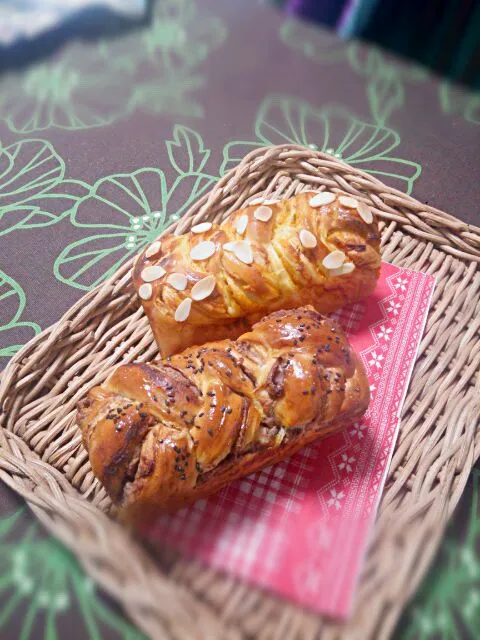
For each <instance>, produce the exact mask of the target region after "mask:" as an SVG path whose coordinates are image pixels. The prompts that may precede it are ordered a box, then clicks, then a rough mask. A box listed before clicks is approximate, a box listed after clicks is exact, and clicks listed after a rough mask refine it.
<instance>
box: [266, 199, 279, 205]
mask: <svg viewBox="0 0 480 640" xmlns="http://www.w3.org/2000/svg"><path fill="white" fill-rule="evenodd" d="M277 202H280V198H271V199H270V200H264V201H263V204H277Z"/></svg>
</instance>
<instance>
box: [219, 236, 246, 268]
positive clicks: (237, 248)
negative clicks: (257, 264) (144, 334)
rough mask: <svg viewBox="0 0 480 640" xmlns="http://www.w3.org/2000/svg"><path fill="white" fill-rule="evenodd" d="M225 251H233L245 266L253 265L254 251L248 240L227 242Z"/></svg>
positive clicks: (224, 246)
mask: <svg viewBox="0 0 480 640" xmlns="http://www.w3.org/2000/svg"><path fill="white" fill-rule="evenodd" d="M223 248H224V249H225V251H231V252H232V253H234V254H235V256H236V257H237V258H238V259H239V260H240V261H241V262H244V263H245V264H252V262H253V251H252V247H251V246H250V244H249V243H248V242H247V241H246V240H237V241H236V242H226V243H225V244H224V245H223Z"/></svg>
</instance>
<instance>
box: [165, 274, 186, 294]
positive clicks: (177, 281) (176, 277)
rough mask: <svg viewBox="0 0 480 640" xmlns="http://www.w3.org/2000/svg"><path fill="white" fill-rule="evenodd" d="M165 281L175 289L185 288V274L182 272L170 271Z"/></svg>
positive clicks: (183, 289) (182, 289) (181, 289)
mask: <svg viewBox="0 0 480 640" xmlns="http://www.w3.org/2000/svg"><path fill="white" fill-rule="evenodd" d="M167 282H168V284H169V285H170V286H171V287H173V288H174V289H176V290H177V291H185V289H186V288H187V276H186V275H184V274H183V273H171V274H170V275H169V276H168V278H167Z"/></svg>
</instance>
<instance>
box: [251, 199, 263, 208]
mask: <svg viewBox="0 0 480 640" xmlns="http://www.w3.org/2000/svg"><path fill="white" fill-rule="evenodd" d="M263 200H264V199H263V198H255V199H254V200H251V201H250V202H249V203H248V206H250V205H252V204H263Z"/></svg>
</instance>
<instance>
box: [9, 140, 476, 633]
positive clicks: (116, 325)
mask: <svg viewBox="0 0 480 640" xmlns="http://www.w3.org/2000/svg"><path fill="white" fill-rule="evenodd" d="M307 187H310V188H311V187H315V188H322V187H324V188H327V189H329V190H333V191H335V190H341V191H344V192H348V193H351V194H352V195H354V196H355V197H356V198H360V199H361V200H363V201H364V202H367V203H368V204H370V205H371V206H372V207H373V208H374V210H375V211H376V213H377V214H378V215H379V216H380V218H381V219H382V222H381V227H382V244H383V257H384V259H386V260H389V261H392V262H394V263H396V264H398V265H401V266H405V267H411V268H413V269H420V270H423V271H427V272H429V273H432V274H435V276H436V278H437V286H436V290H435V293H434V298H433V305H432V308H431V311H430V315H429V319H428V323H427V327H426V333H425V336H424V338H423V341H422V343H421V346H420V355H419V357H418V360H417V363H416V367H415V370H414V374H413V377H412V380H411V384H410V390H409V393H408V396H407V399H406V402H405V406H404V411H403V418H402V424H401V430H400V436H399V440H398V443H397V447H396V451H395V454H394V457H393V461H392V464H391V468H390V472H389V477H388V481H387V485H386V489H385V492H384V495H383V499H382V502H381V505H380V510H379V516H378V522H377V524H376V527H375V534H374V539H373V540H372V543H371V548H370V551H369V554H368V558H367V562H366V565H365V568H364V571H363V575H362V579H361V584H360V586H359V591H358V595H357V600H356V609H355V613H354V616H353V618H352V619H351V620H350V621H349V622H348V623H346V624H344V625H339V624H336V623H334V622H332V621H328V620H325V619H322V618H320V617H318V616H315V615H313V614H311V613H308V612H305V611H302V610H300V609H298V608H296V607H295V606H294V605H289V604H286V603H284V602H280V601H278V600H276V599H275V598H273V597H271V596H268V595H266V594H264V593H263V592H261V591H259V590H256V589H254V588H252V587H250V586H247V585H245V584H243V583H240V582H236V581H235V580H233V579H232V578H230V577H225V576H222V575H221V574H219V573H217V572H216V571H214V570H209V569H205V568H204V567H200V566H199V565H198V564H197V563H196V562H187V561H186V560H183V559H182V558H179V557H178V556H175V555H173V554H169V555H164V556H161V557H160V559H159V561H153V560H152V559H151V557H150V556H148V555H147V553H146V552H145V551H144V550H143V549H142V548H141V546H140V545H139V544H138V543H137V542H136V541H135V540H134V539H133V538H132V537H131V536H130V534H129V533H128V532H127V531H126V530H125V529H124V528H122V527H121V526H120V525H119V524H117V523H116V522H114V521H113V519H111V518H110V517H109V516H108V515H107V513H108V509H109V501H108V498H107V496H106V494H105V492H104V491H103V489H102V488H101V487H100V486H99V484H98V482H97V481H96V480H95V478H94V477H93V474H92V472H91V469H90V466H89V462H88V459H87V455H86V453H85V451H84V450H83V448H82V446H81V442H80V435H79V433H78V430H77V428H76V425H75V422H74V417H75V405H76V403H77V401H78V400H79V399H80V398H81V397H82V396H83V395H84V393H85V392H86V391H87V389H89V388H90V387H91V386H93V385H95V384H98V383H100V382H102V381H103V380H104V378H105V377H106V376H107V374H108V373H109V372H110V371H111V369H112V367H114V366H117V365H118V364H119V363H121V362H129V361H132V360H134V359H142V360H148V359H151V358H152V356H153V355H154V354H155V346H154V343H153V339H152V335H151V332H150V330H149V328H148V323H147V320H146V318H145V317H144V315H143V312H142V310H141V309H139V308H138V304H137V302H136V300H135V296H133V295H132V287H131V284H130V278H129V274H130V269H131V266H132V264H131V262H129V263H127V264H125V265H124V266H123V267H122V268H121V269H119V271H118V272H117V273H116V274H115V275H114V276H113V277H112V278H110V280H108V281H107V282H105V284H103V285H101V286H100V287H97V288H96V289H95V290H93V291H92V292H90V293H88V294H87V295H85V296H84V297H83V298H82V299H81V300H79V301H78V302H77V304H75V305H74V306H73V307H72V308H71V309H70V311H69V312H68V313H66V314H65V316H64V317H63V318H62V319H61V320H60V321H59V322H58V323H57V324H55V325H54V326H52V327H50V328H49V329H47V330H46V331H44V332H43V333H42V334H40V335H38V336H37V337H36V338H35V339H33V340H32V341H31V342H29V343H28V344H27V345H26V346H25V347H24V348H23V349H22V350H21V351H20V352H19V353H18V354H17V355H16V356H15V357H14V358H13V359H12V360H11V362H10V363H9V365H8V367H7V369H6V370H5V371H4V373H3V375H2V377H1V385H0V403H1V404H0V406H1V407H2V408H3V412H2V414H1V415H0V424H1V426H2V429H1V430H0V477H1V479H2V480H3V481H4V482H6V483H7V484H8V485H9V486H10V487H11V488H12V489H14V490H15V491H17V492H18V493H19V494H21V495H22V496H23V497H24V498H25V499H26V500H27V502H28V504H29V505H30V507H31V508H32V510H33V511H34V513H35V514H36V515H37V517H38V518H39V519H40V520H41V521H42V523H43V524H44V525H45V526H46V527H47V529H49V530H50V531H51V532H52V533H53V534H55V535H56V536H57V537H58V538H59V539H60V540H61V541H62V542H63V543H65V544H66V545H67V546H68V547H69V548H70V549H71V550H72V551H73V552H74V553H75V554H76V555H77V557H78V559H79V561H80V562H81V564H82V565H83V566H84V568H85V569H86V570H87V571H88V572H89V573H90V574H91V576H92V577H93V578H94V579H95V580H97V581H98V583H99V584H100V585H101V586H102V587H103V588H104V589H105V590H106V591H107V592H108V593H109V594H110V595H112V596H114V597H115V598H117V599H118V600H119V601H120V602H121V603H122V605H123V606H124V608H125V610H126V611H127V613H128V614H129V615H130V616H131V618H132V620H133V621H134V622H135V623H136V624H137V625H138V626H139V627H140V628H141V629H142V630H143V631H145V632H146V633H147V634H148V635H149V636H150V637H152V638H154V639H155V640H156V639H157V638H179V639H181V640H185V639H188V638H200V637H201V638H208V640H213V639H215V638H221V639H222V640H223V639H224V638H234V637H235V638H241V637H254V638H256V639H259V640H260V639H267V638H282V639H284V638H288V639H290V638H298V639H299V640H300V639H301V640H307V639H308V638H314V637H318V636H320V635H321V637H322V638H340V637H341V638H362V640H363V639H366V638H375V639H378V638H385V637H387V636H388V635H389V634H390V633H391V632H392V630H393V628H394V625H395V623H396V621H397V618H398V616H399V613H400V612H401V610H402V608H403V607H404V605H405V603H406V601H407V600H408V598H409V597H410V596H411V595H412V594H413V592H414V590H415V587H416V586H417V585H418V583H419V581H420V580H421V578H422V576H423V574H424V572H425V570H426V568H427V566H428V564H429V562H430V560H431V559H432V556H433V554H434V552H435V549H436V547H437V545H438V542H439V540H440V538H441V536H442V533H443V530H444V528H445V524H446V522H447V519H448V517H449V515H450V514H451V513H452V510H453V509H454V507H455V505H456V504H457V502H458V500H459V498H460V495H461V493H462V490H463V487H464V485H465V483H466V480H467V477H468V475H469V472H470V469H471V468H472V466H473V464H474V462H475V460H476V458H477V456H478V455H479V453H480V434H479V433H478V432H477V431H476V426H477V421H478V417H479V410H480V403H479V386H480V381H479V375H478V373H479V365H480V341H479V340H478V330H479V327H480V275H479V273H478V264H479V262H480V233H479V232H480V229H478V228H474V227H471V226H470V227H469V226H468V225H466V224H464V223H462V222H460V221H459V220H457V219H455V218H454V217H452V216H449V215H447V214H445V213H442V212H441V211H438V210H436V209H432V208H431V207H427V206H425V205H422V204H421V203H420V202H418V201H417V200H415V199H413V198H411V197H409V196H406V195H405V194H403V193H401V192H399V191H396V190H394V189H392V188H390V187H387V186H385V185H384V184H383V183H381V182H379V181H378V180H376V179H374V178H372V177H371V176H370V175H368V174H366V173H363V172H362V171H359V170H358V169H353V168H352V167H350V166H348V165H346V164H344V163H343V162H340V161H339V160H337V159H335V158H333V157H331V156H328V155H327V154H324V153H320V152H315V151H312V150H310V149H306V148H304V147H299V146H294V145H283V146H278V147H270V148H264V149H259V150H257V151H255V152H253V153H251V154H250V155H249V156H247V157H246V158H245V159H244V160H243V161H242V163H241V164H240V165H239V166H238V167H237V168H236V169H235V170H233V171H231V172H229V173H228V174H227V175H226V176H224V177H223V178H222V179H221V180H220V181H219V182H218V184H217V185H216V187H215V188H214V189H213V191H212V192H211V193H210V194H208V196H205V197H204V198H202V199H201V200H200V201H199V202H197V204H195V205H194V206H193V207H192V208H191V209H190V210H189V211H188V213H187V214H186V215H185V216H184V218H183V219H182V220H180V221H179V222H177V223H176V224H175V226H174V229H175V230H176V231H178V232H179V233H181V232H184V231H185V230H187V229H188V228H189V227H190V226H191V225H193V224H195V223H198V222H200V221H201V220H205V219H210V220H221V219H223V218H224V217H225V216H226V215H228V214H229V213H230V212H231V211H233V210H235V209H237V208H239V207H240V206H241V205H242V204H243V203H244V202H245V200H246V199H247V198H250V197H252V196H253V195H257V194H261V193H262V194H263V193H266V194H273V193H275V194H278V195H279V194H282V195H283V196H285V197H289V196H291V195H293V194H294V193H296V192H298V191H301V190H303V189H305V188H307Z"/></svg>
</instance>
